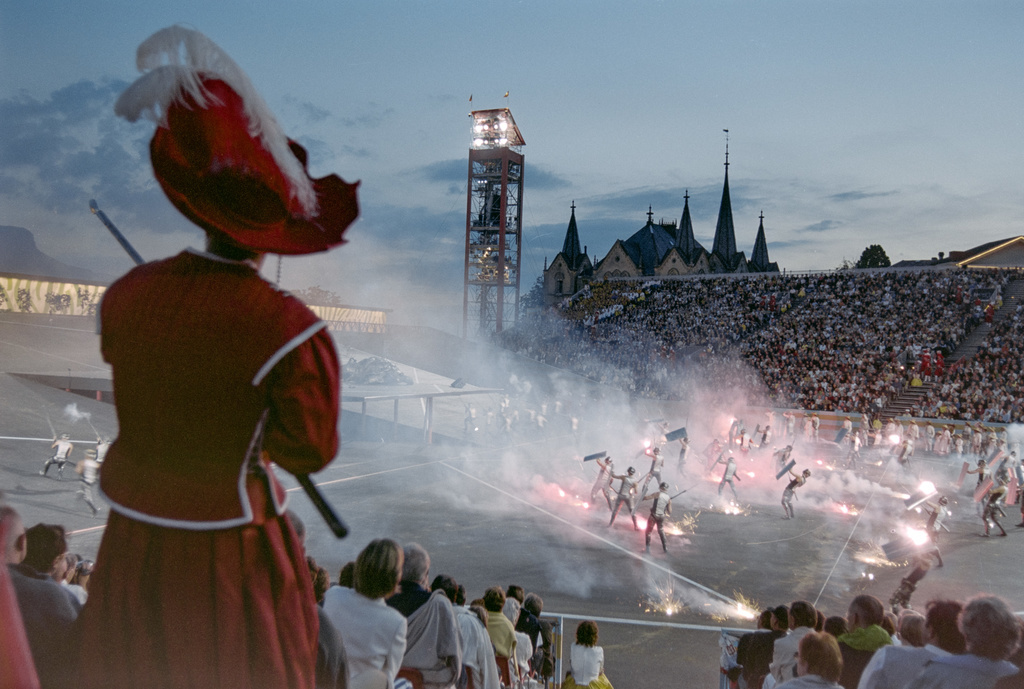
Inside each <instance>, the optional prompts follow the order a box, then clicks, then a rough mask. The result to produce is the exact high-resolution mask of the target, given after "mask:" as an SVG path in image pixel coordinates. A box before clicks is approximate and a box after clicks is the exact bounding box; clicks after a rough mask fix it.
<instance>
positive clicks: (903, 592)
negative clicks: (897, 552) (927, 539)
mask: <svg viewBox="0 0 1024 689" xmlns="http://www.w3.org/2000/svg"><path fill="white" fill-rule="evenodd" d="M936 552H937V551H935V550H929V551H928V552H926V553H918V554H917V555H915V556H914V558H913V560H912V561H911V564H913V565H914V569H912V570H911V572H910V574H908V575H907V576H905V577H903V579H902V580H901V581H900V585H899V586H897V587H896V590H895V591H893V593H892V596H891V597H890V598H889V607H890V608H891V609H892V612H893V614H894V615H899V614H900V610H901V609H909V608H910V597H911V596H912V595H913V594H914V591H915V590H917V584H918V583H919V582H920V581H921V580H922V579H924V575H926V574H928V570H929V569H931V567H932V556H933V555H934V554H935V553H936ZM939 566H940V567H941V566H942V563H941V561H940V563H939Z"/></svg>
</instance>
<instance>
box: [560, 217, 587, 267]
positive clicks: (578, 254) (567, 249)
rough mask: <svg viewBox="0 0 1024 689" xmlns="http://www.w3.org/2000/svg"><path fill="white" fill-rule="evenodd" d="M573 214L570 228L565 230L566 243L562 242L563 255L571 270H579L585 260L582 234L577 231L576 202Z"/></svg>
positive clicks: (570, 218)
mask: <svg viewBox="0 0 1024 689" xmlns="http://www.w3.org/2000/svg"><path fill="white" fill-rule="evenodd" d="M570 208H571V209H572V213H571V215H570V216H569V227H568V228H567V229H566V230H565V241H564V242H562V254H563V255H564V256H565V260H566V262H567V263H568V264H569V269H570V270H577V269H578V268H579V265H580V261H581V260H582V258H583V252H582V251H580V233H579V230H577V229H576V201H573V202H572V206H571V207H570Z"/></svg>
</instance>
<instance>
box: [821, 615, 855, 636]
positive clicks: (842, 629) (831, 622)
mask: <svg viewBox="0 0 1024 689" xmlns="http://www.w3.org/2000/svg"><path fill="white" fill-rule="evenodd" d="M822 631H824V632H827V633H828V634H831V635H832V636H834V637H836V638H837V639H838V638H839V637H841V636H842V635H843V634H845V633H846V632H848V631H850V628H849V627H848V626H847V624H846V618H845V617H843V616H841V615H833V616H832V617H829V618H826V619H825V626H824V627H822Z"/></svg>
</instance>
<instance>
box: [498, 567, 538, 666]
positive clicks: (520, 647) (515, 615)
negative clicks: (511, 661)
mask: <svg viewBox="0 0 1024 689" xmlns="http://www.w3.org/2000/svg"><path fill="white" fill-rule="evenodd" d="M514 588H517V589H519V591H518V594H519V595H522V593H523V590H522V589H521V588H519V587H518V586H516V587H509V589H510V590H512V589H514ZM513 592H514V591H513ZM514 593H515V592H514ZM522 610H523V609H522V606H521V605H520V603H519V599H518V598H514V597H513V596H510V595H508V594H506V598H505V605H503V606H502V608H501V612H502V614H504V615H505V617H507V618H508V621H509V622H511V623H512V627H513V628H515V627H516V625H517V624H518V623H519V618H520V616H521V614H522ZM515 635H516V655H515V662H516V667H517V668H518V671H519V676H520V677H526V676H528V675H529V674H530V658H532V657H533V643H532V642H531V641H530V637H529V636H527V635H526V634H525V633H523V632H521V631H519V630H518V629H516V630H515Z"/></svg>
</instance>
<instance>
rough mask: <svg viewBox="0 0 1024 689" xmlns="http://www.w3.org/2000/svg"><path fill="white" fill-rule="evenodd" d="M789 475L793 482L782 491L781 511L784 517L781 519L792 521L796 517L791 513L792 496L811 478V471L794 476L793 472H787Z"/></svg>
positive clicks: (806, 470) (805, 470) (807, 470)
mask: <svg viewBox="0 0 1024 689" xmlns="http://www.w3.org/2000/svg"><path fill="white" fill-rule="evenodd" d="M789 474H790V475H791V476H792V477H793V480H792V481H790V482H789V485H787V486H786V490H784V491H782V509H783V510H785V512H786V516H785V517H783V519H792V518H793V517H795V516H796V514H794V513H793V496H794V495H795V494H796V489H797V488H799V487H800V486H802V485H804V484H805V483H807V479H809V478H810V477H811V470H810V469H804V471H803V473H802V474H794V473H793V470H792V469H790V470H789Z"/></svg>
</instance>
